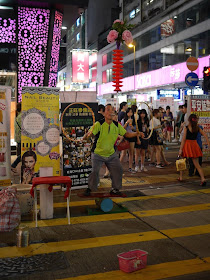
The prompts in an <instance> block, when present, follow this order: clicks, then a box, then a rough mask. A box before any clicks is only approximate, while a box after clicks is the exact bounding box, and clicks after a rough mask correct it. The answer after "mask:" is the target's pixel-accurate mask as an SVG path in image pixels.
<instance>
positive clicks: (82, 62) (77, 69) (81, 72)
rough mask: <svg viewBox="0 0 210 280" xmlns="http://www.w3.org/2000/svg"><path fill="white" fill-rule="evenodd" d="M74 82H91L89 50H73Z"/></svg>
mask: <svg viewBox="0 0 210 280" xmlns="http://www.w3.org/2000/svg"><path fill="white" fill-rule="evenodd" d="M72 82H73V83H83V84H87V83H89V52H86V51H73V52H72Z"/></svg>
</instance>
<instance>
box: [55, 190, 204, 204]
mask: <svg viewBox="0 0 210 280" xmlns="http://www.w3.org/2000/svg"><path fill="white" fill-rule="evenodd" d="M201 192H202V193H206V194H208V193H210V189H200V190H198V191H185V192H175V193H164V194H158V195H147V196H137V197H123V198H112V200H113V201H114V202H116V203H122V202H127V201H135V200H148V199H159V198H171V197H178V196H187V195H195V194H201ZM91 205H95V200H90V199H86V200H79V201H71V202H70V207H79V206H91ZM65 207H66V202H58V203H54V208H65Z"/></svg>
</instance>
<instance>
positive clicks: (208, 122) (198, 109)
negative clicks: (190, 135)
mask: <svg viewBox="0 0 210 280" xmlns="http://www.w3.org/2000/svg"><path fill="white" fill-rule="evenodd" d="M189 101H190V102H189ZM188 102H189V103H190V106H189V107H190V111H191V112H190V113H193V114H196V115H197V116H198V117H199V122H198V124H199V125H202V127H203V130H204V131H205V133H206V134H207V136H208V138H209V139H210V96H209V95H205V94H204V95H192V96H190V97H189V99H188ZM187 107H188V106H187ZM201 139H202V144H203V150H202V152H203V161H210V147H208V146H207V143H206V139H205V138H204V137H203V136H202V138H201Z"/></svg>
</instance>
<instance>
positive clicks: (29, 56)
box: [18, 7, 50, 101]
mask: <svg viewBox="0 0 210 280" xmlns="http://www.w3.org/2000/svg"><path fill="white" fill-rule="evenodd" d="M49 20H50V10H45V9H38V8H27V7H18V101H21V99H22V98H21V91H22V87H23V86H43V85H44V71H45V64H46V52H47V40H48V30H49Z"/></svg>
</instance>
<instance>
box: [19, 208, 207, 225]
mask: <svg viewBox="0 0 210 280" xmlns="http://www.w3.org/2000/svg"><path fill="white" fill-rule="evenodd" d="M205 210H210V203H205V204H193V205H188V206H181V207H174V208H163V209H155V210H145V211H134V212H132V213H133V214H134V215H136V216H138V217H151V216H161V215H172V214H179V213H186V212H195V211H205ZM126 219H135V216H133V215H132V214H130V213H128V212H126V213H116V214H102V215H93V216H80V217H72V218H71V224H73V225H74V224H85V223H96V222H107V221H114V220H126ZM66 224H67V219H66V218H61V219H51V220H40V221H39V227H50V226H59V225H66ZM22 225H26V226H28V227H30V228H33V227H35V222H34V221H33V222H22Z"/></svg>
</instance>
